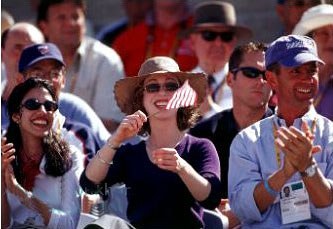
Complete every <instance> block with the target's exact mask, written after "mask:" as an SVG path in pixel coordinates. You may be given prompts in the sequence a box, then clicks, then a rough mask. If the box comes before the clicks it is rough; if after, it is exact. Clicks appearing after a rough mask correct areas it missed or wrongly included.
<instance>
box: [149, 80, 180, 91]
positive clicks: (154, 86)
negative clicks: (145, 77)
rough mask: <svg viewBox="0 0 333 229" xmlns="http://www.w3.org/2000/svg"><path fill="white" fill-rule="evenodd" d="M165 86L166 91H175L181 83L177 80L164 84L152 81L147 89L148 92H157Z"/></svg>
mask: <svg viewBox="0 0 333 229" xmlns="http://www.w3.org/2000/svg"><path fill="white" fill-rule="evenodd" d="M161 88H163V89H164V90H165V91H168V92H173V91H176V90H177V89H178V88H179V84H178V83H176V82H167V83H165V84H163V85H161V84H158V83H150V84H147V85H146V86H145V91H146V92H148V93H157V92H159V91H160V90H161Z"/></svg>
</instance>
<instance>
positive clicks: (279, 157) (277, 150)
mask: <svg viewBox="0 0 333 229" xmlns="http://www.w3.org/2000/svg"><path fill="white" fill-rule="evenodd" d="M272 122H273V135H274V151H275V158H276V162H277V164H278V168H280V166H281V152H280V151H279V147H278V145H277V144H276V143H275V139H277V137H278V136H277V130H278V126H277V125H276V123H275V122H274V120H272ZM316 122H317V118H314V119H313V121H312V123H311V127H310V131H311V134H313V132H314V128H315V126H316Z"/></svg>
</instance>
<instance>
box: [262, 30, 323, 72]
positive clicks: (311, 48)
mask: <svg viewBox="0 0 333 229" xmlns="http://www.w3.org/2000/svg"><path fill="white" fill-rule="evenodd" d="M311 61H316V62H319V63H322V64H325V63H324V61H322V60H321V59H319V57H318V52H317V46H316V43H315V41H314V40H312V39H311V38H310V37H307V36H300V35H288V36H282V37H280V38H278V39H276V40H275V41H273V42H272V43H271V44H270V45H269V47H268V49H267V50H266V52H265V66H266V68H267V67H268V66H270V65H272V64H274V63H279V64H281V65H282V66H285V67H298V66H300V65H302V64H305V63H307V62H311Z"/></svg>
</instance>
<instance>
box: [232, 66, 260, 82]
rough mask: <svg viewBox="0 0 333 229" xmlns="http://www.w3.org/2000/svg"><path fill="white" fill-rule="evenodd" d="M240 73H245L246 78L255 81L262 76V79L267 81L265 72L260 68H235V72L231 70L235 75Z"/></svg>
mask: <svg viewBox="0 0 333 229" xmlns="http://www.w3.org/2000/svg"><path fill="white" fill-rule="evenodd" d="M239 71H241V72H242V73H243V75H244V76H246V77H247V78H251V79H254V78H257V77H259V76H262V78H263V79H264V80H266V76H265V71H261V70H259V69H258V68H254V67H239V68H234V69H233V70H231V72H232V73H234V74H235V75H236V74H237V72H239Z"/></svg>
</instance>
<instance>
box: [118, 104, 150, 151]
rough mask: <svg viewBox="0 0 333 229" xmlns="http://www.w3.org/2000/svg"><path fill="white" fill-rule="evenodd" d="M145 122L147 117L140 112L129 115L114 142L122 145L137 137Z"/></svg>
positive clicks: (119, 128)
mask: <svg viewBox="0 0 333 229" xmlns="http://www.w3.org/2000/svg"><path fill="white" fill-rule="evenodd" d="M145 122H147V116H146V115H145V114H144V113H143V112H142V111H140V110H139V111H136V112H135V113H134V114H131V115H127V116H126V117H125V118H124V119H123V121H122V122H121V123H120V125H119V127H118V128H117V130H116V132H115V133H114V135H113V136H112V139H113V141H115V142H117V143H119V144H120V143H122V142H124V141H125V140H127V139H129V138H131V137H133V136H135V135H136V134H137V133H138V132H139V131H140V129H141V127H142V126H143V124H144V123H145Z"/></svg>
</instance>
